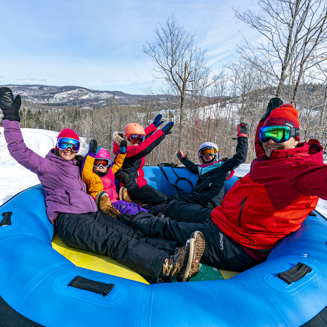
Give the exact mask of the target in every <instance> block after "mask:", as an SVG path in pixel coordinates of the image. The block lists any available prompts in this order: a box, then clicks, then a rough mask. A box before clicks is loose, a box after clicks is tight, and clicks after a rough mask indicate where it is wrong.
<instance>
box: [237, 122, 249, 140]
mask: <svg viewBox="0 0 327 327" xmlns="http://www.w3.org/2000/svg"><path fill="white" fill-rule="evenodd" d="M248 133H249V125H248V124H247V123H240V124H238V125H237V137H248Z"/></svg>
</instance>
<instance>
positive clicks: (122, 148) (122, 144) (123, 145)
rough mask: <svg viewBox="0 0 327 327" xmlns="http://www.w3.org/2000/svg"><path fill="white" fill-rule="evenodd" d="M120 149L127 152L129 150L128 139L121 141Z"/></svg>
mask: <svg viewBox="0 0 327 327" xmlns="http://www.w3.org/2000/svg"><path fill="white" fill-rule="evenodd" d="M119 150H120V152H122V153H125V152H126V150H127V141H126V140H122V141H121V142H120V149H119Z"/></svg>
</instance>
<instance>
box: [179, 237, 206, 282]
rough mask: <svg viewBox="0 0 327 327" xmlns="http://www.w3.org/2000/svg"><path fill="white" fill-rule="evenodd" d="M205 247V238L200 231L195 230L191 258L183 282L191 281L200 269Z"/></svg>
mask: <svg viewBox="0 0 327 327" xmlns="http://www.w3.org/2000/svg"><path fill="white" fill-rule="evenodd" d="M204 249H205V239H204V236H203V234H202V233H201V232H200V231H196V232H193V234H192V237H191V239H190V252H189V260H188V262H187V266H186V270H185V273H184V276H183V282H186V281H189V280H190V278H191V277H192V276H194V275H196V274H197V273H198V272H199V270H200V260H201V258H202V255H203V253H204Z"/></svg>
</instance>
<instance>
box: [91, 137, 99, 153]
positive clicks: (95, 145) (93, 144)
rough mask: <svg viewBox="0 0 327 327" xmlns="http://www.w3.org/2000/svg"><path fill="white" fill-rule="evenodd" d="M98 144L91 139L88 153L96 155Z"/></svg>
mask: <svg viewBox="0 0 327 327" xmlns="http://www.w3.org/2000/svg"><path fill="white" fill-rule="evenodd" d="M97 149H98V142H97V140H94V139H92V140H91V142H90V145H89V151H90V152H93V153H97Z"/></svg>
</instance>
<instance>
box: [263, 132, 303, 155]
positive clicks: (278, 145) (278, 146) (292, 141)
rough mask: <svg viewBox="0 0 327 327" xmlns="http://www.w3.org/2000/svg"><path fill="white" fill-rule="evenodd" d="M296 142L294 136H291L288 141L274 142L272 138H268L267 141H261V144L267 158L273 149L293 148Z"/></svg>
mask: <svg viewBox="0 0 327 327" xmlns="http://www.w3.org/2000/svg"><path fill="white" fill-rule="evenodd" d="M298 143H299V141H298V140H297V139H296V138H295V137H291V138H290V139H289V140H288V141H285V142H281V143H276V142H275V141H273V140H272V139H269V141H268V142H265V143H262V146H263V150H264V151H265V154H266V156H267V157H268V158H269V157H270V156H271V154H272V152H273V151H274V150H286V149H293V148H295V147H296V146H297V144H298Z"/></svg>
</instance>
